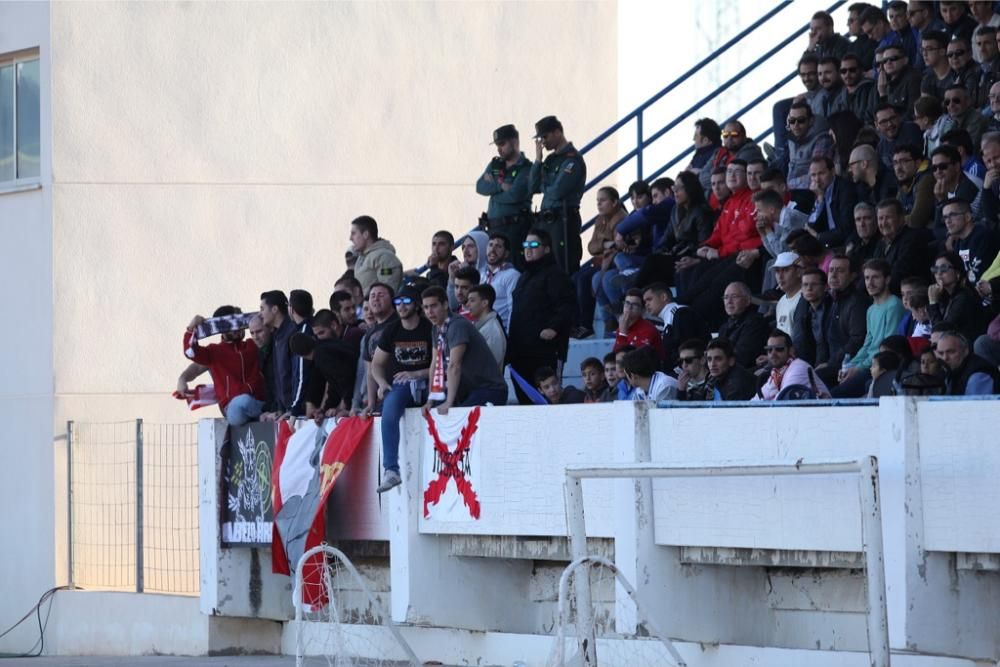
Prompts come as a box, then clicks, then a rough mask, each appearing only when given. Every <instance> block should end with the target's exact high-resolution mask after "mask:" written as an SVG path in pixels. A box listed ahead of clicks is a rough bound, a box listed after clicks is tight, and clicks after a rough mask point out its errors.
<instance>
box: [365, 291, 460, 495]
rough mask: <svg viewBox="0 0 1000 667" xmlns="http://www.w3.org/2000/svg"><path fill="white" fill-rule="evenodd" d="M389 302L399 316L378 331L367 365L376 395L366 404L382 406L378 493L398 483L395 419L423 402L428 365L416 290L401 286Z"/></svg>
mask: <svg viewBox="0 0 1000 667" xmlns="http://www.w3.org/2000/svg"><path fill="white" fill-rule="evenodd" d="M438 289H441V288H438ZM441 291H442V292H443V291H444V290H441ZM447 301H448V298H447V296H445V302H446V303H447ZM392 303H393V306H395V308H396V314H397V315H398V316H399V317H398V318H397V319H396V320H395V321H394V322H392V323H391V324H389V325H388V326H386V328H385V330H384V331H383V332H382V335H381V336H380V337H379V340H378V347H377V349H376V350H375V355H374V356H373V358H372V363H371V376H372V378H373V380H374V383H375V386H376V390H375V391H376V395H375V396H374V397H372V398H373V400H372V401H370V402H369V405H370V406H371V405H374V404H375V403H377V402H381V404H382V467H383V468H384V469H385V473H384V474H383V476H382V484H380V485H379V487H378V489H377V491H378V493H384V492H386V491H388V490H389V489H391V488H393V487H395V486H398V485H399V483H400V475H399V420H400V419H401V418H402V417H403V413H404V412H405V411H406V408H413V407H417V406H420V405H423V404H424V401H426V400H427V382H428V376H429V369H430V366H431V323H430V322H428V321H427V320H425V319H424V318H423V317H422V316H421V304H420V292H419V290H417V288H415V287H411V286H407V287H404V288H403V289H402V290H400V292H399V294H398V295H396V296H395V297H394V298H393V300H392ZM370 412H371V411H370V410H366V413H370Z"/></svg>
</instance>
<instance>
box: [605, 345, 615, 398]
mask: <svg viewBox="0 0 1000 667" xmlns="http://www.w3.org/2000/svg"><path fill="white" fill-rule="evenodd" d="M604 381H605V382H607V384H608V391H609V394H608V395H609V398H608V400H609V401H613V400H615V398H616V397H617V396H618V388H617V387H618V364H616V363H615V353H614V352H608V353H607V354H605V355H604Z"/></svg>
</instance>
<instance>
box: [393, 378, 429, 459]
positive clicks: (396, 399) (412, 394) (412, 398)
mask: <svg viewBox="0 0 1000 667" xmlns="http://www.w3.org/2000/svg"><path fill="white" fill-rule="evenodd" d="M426 400H427V384H426V383H423V384H422V385H419V386H418V385H415V384H414V383H412V382H399V383H393V385H392V389H390V390H389V392H388V393H387V394H386V395H385V398H383V399H382V467H383V468H385V469H386V470H394V471H395V472H399V420H400V419H402V417H403V413H404V412H406V408H415V407H419V406H421V405H423V404H424V402H425V401H426Z"/></svg>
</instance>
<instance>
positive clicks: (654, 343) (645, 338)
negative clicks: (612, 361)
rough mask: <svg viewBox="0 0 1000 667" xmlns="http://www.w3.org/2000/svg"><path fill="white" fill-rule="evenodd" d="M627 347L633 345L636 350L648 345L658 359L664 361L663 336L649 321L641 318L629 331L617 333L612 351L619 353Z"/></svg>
mask: <svg viewBox="0 0 1000 667" xmlns="http://www.w3.org/2000/svg"><path fill="white" fill-rule="evenodd" d="M626 345H632V346H634V347H635V348H640V347H644V346H646V345H648V346H650V347H651V348H653V349H654V350H656V356H657V357H658V358H660V359H663V336H662V335H660V332H659V330H658V329H657V328H656V327H655V326H653V323H652V322H650V321H649V320H644V319H642V318H639V319H638V320H636V321H635V322H633V323H632V326H630V327H629V328H628V330H627V331H615V346H614V347H613V348H611V351H612V352H617V351H618V350H619V349H620V348H622V347H625V346H626Z"/></svg>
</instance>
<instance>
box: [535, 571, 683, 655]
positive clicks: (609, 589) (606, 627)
mask: <svg viewBox="0 0 1000 667" xmlns="http://www.w3.org/2000/svg"><path fill="white" fill-rule="evenodd" d="M616 584H617V588H618V593H617V594H618V595H621V596H627V597H628V598H630V599H631V600H632V602H633V603H635V605H636V617H637V619H638V621H639V632H638V635H641V636H636V635H629V636H625V635H621V634H618V633H616V632H615V596H616ZM545 664H546V667H583V666H586V667H593V666H596V665H600V666H601V667H643V666H644V665H649V666H650V667H653V666H655V667H663V666H665V665H669V666H673V667H686V665H685V663H684V661H683V659H682V658H681V656H680V654H679V653H677V650H676V649H675V648H674V645H673V643H672V642H671V641H670V639H669V638H668V637H667V636H666V635H665V634H663V633H662V632H660V631H659V629H658V628H657V627H656V626H655V624H654V623H653V622H652V621H651V620H650V619H649V618H648V617H647V615H646V614H645V613H644V611H643V609H642V605H641V604H639V602H638V600H637V599H636V595H635V589H634V588H632V585H631V584H629V582H628V580H627V579H625V577H624V576H623V575H622V574H621V572H619V571H618V568H617V567H615V565H614V563H612V562H611V561H609V560H607V559H606V558H602V557H600V556H586V557H583V558H578V559H577V560H575V561H573V562H572V563H570V564H569V565H568V566H567V567H566V569H565V570H564V571H563V574H562V577H561V578H560V580H559V620H558V624H557V626H556V636H555V639H554V640H553V642H552V649H551V650H550V651H549V657H548V660H547V661H546V663H545Z"/></svg>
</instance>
